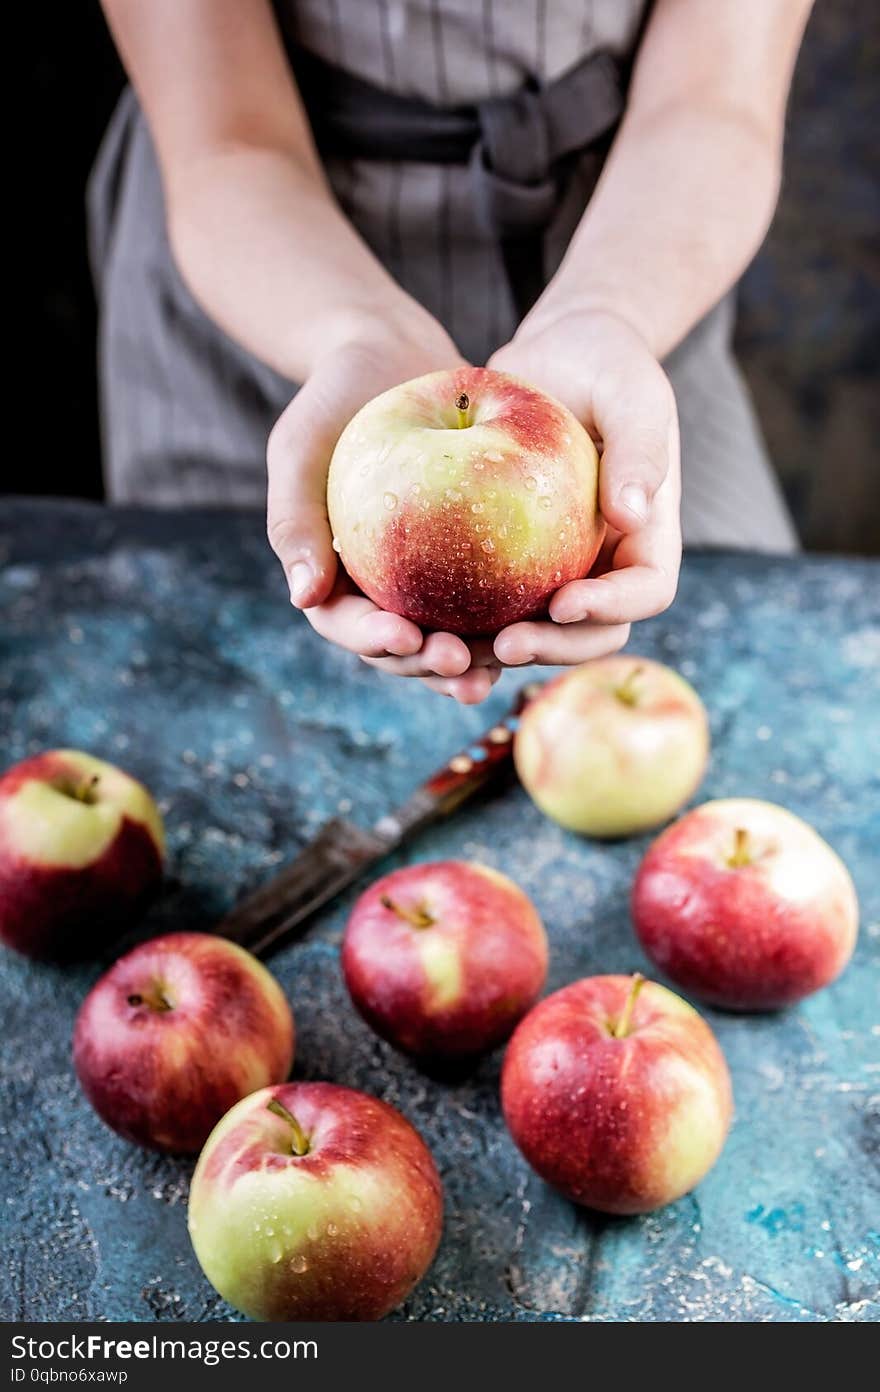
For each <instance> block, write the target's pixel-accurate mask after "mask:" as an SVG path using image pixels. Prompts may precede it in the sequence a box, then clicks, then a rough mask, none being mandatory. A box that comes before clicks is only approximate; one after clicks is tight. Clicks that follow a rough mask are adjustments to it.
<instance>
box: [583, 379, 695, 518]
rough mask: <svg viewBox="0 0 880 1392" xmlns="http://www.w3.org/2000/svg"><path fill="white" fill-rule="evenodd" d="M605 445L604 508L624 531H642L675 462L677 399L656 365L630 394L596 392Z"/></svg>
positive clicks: (601, 472) (620, 390)
mask: <svg viewBox="0 0 880 1392" xmlns="http://www.w3.org/2000/svg"><path fill="white" fill-rule="evenodd" d="M595 405H596V424H597V426H598V428H599V431H600V433H601V436H602V440H603V449H602V458H601V462H600V466H599V506H600V508H601V511H602V515H603V516H604V518H605V520H606V521H607V522H610V524H611V526H612V527H616V528H617V529H618V531H621V532H632V531H635V530H637V529H638V528H640V527H643V526H644V525H645V523H646V522H647V521H648V517H649V515H650V513H651V504H652V502H653V500H654V497H655V495H656V494H657V492H658V490H659V489H660V487H661V486H662V484H663V481H664V479H665V478H666V477H667V475H668V473H669V471H670V466H671V465H672V463H673V449H674V440H675V438H676V432H675V420H676V415H675V398H674V396H673V393H672V388H671V386H670V385H669V380H668V378H667V377H666V375H665V373H664V372H663V370H662V368H660V367H659V366H657V364H655V363H653V362H651V363H650V364H647V365H646V367H645V369H644V371H643V372H642V373H640V374H639V375H638V378H637V379H636V381H634V382H633V383H631V384H629V383H628V384H627V387H626V389H623V388H622V387H617V386H615V387H614V388H612V389H611V390H610V391H609V392H608V394H607V396H605V397H604V398H603V396H602V394H601V393H597V399H596V403H595Z"/></svg>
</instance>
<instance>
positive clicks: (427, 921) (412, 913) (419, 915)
mask: <svg viewBox="0 0 880 1392" xmlns="http://www.w3.org/2000/svg"><path fill="white" fill-rule="evenodd" d="M379 903H380V904H381V905H382V907H383V909H390V910H391V912H392V913H396V914H397V917H398V918H402V919H405V920H406V922H407V923H411V924H412V926H413V928H430V927H431V925H432V924H433V922H434V920H433V918H432V917H431V915H430V914H429V913H428V912H427V910H426V909H408V908H406V906H405V905H404V904H396V903H395V902H394V900H393V899H392V898H391V896H390V894H383V895H382V898H381V899H380V900H379Z"/></svg>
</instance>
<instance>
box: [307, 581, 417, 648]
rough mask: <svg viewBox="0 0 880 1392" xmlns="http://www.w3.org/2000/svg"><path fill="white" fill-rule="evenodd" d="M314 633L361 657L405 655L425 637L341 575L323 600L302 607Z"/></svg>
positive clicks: (414, 627)
mask: <svg viewBox="0 0 880 1392" xmlns="http://www.w3.org/2000/svg"><path fill="white" fill-rule="evenodd" d="M305 614H306V618H307V619H308V621H309V623H310V624H311V625H312V628H313V629H314V630H315V632H316V633H320V635H321V637H322V638H327V639H328V640H329V641H330V642H331V643H336V644H337V645H338V646H339V647H341V648H347V649H348V651H349V652H354V653H357V654H358V655H359V656H360V657H385V656H387V655H388V654H389V653H390V654H391V655H393V656H395V657H408V656H411V655H412V654H413V653H417V652H418V651H419V649H420V648H421V646H422V643H423V641H424V639H423V636H422V631H421V629H420V628H418V627H417V626H416V624H414V623H410V621H409V619H402V618H401V617H400V615H399V614H388V613H386V612H385V611H384V610H383V609H378V608H377V607H376V605H375V604H374V603H373V602H372V600H369V599H367V597H366V595H362V594H358V593H356V592H355V591H352V590H351V589H350V588H349V587H348V585H347V584H346V578H343V577H340V579H339V580H338V581H337V583H336V585H335V587H334V589H333V593H332V594H331V596H330V598H329V599H328V600H327V601H326V603H324V604H319V605H316V606H314V607H313V608H310V609H307V610H306V611H305Z"/></svg>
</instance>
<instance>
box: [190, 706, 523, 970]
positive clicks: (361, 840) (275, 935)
mask: <svg viewBox="0 0 880 1392" xmlns="http://www.w3.org/2000/svg"><path fill="white" fill-rule="evenodd" d="M539 690H540V683H533V684H531V685H529V686H526V687H523V688H522V690H521V691H520V692H519V694H518V696H517V699H516V701H515V703H514V705H513V706H512V707H511V709H510V710H509V711H508V713H507V715H505V716H504V717H503V718H502V719H501V720H499V721H496V723H495V724H494V725H493V726H492V728H491V729H490V730H487V731H486V733H485V734H484V735H482V736H481V737H480V738H479V739H476V740H474V741H472V742H471V743H470V744H469V745H468V746H467V747H466V748H465V749H462V750H460V751H459V752H458V753H457V754H454V755H453V757H452V758H451V759H448V760H447V761H446V763H445V764H444V765H443V766H442V768H439V769H437V771H436V772H435V773H433V774H432V775H431V777H430V778H428V779H427V780H426V781H425V782H424V783H423V784H422V785H421V786H420V787H418V788H417V789H416V790H415V792H414V793H413V794H412V795H411V797H409V798H408V799H407V801H406V802H405V803H404V804H403V805H402V806H401V807H399V808H397V809H396V810H395V811H393V812H389V813H386V814H385V816H383V817H380V819H379V820H378V822H376V824H375V825H374V826H373V827H371V828H368V829H365V828H363V827H360V826H357V825H356V824H355V823H354V822H349V821H346V820H344V819H342V818H340V817H334V818H333V819H332V820H331V821H329V822H327V823H326V825H325V826H324V827H322V829H321V830H320V831H319V833H318V835H317V836H316V837H315V838H314V840H312V841H310V842H309V844H308V845H307V846H305V847H304V848H303V850H302V851H300V853H299V855H298V856H296V858H295V859H294V860H293V861H291V863H290V864H289V865H287V866H286V867H285V868H284V869H283V870H281V871H280V872H279V873H278V874H277V875H274V876H273V877H272V879H271V880H269V881H268V882H267V883H266V884H264V885H261V886H260V887H259V888H258V889H256V890H254V891H253V893H251V894H249V895H247V896H246V897H245V898H244V899H242V900H241V901H240V903H238V904H237V905H236V906H235V908H233V909H232V911H231V912H230V913H228V914H227V915H226V917H225V918H223V919H222V920H221V921H220V923H218V924H217V926H216V927H215V929H214V932H215V933H217V934H219V935H220V936H221V937H224V938H229V939H230V940H231V941H232V942H235V943H238V944H239V946H241V947H246V948H247V949H248V950H249V951H250V952H253V953H255V954H256V955H258V956H264V955H266V954H267V953H269V952H272V951H277V950H278V949H279V948H280V947H282V946H283V945H284V944H285V943H287V942H289V941H290V939H291V938H293V937H296V936H297V935H298V934H299V933H300V931H301V930H302V929H303V928H304V927H305V925H306V923H307V922H308V920H309V919H310V918H311V916H312V915H313V914H314V913H316V912H317V910H318V909H320V908H323V907H324V905H326V904H329V903H330V902H331V900H333V899H335V898H336V896H337V895H339V894H341V893H342V891H343V890H344V889H347V888H348V886H349V885H350V884H353V883H354V881H355V880H357V879H359V878H360V876H361V875H362V874H363V873H364V871H365V870H367V869H368V868H369V867H370V866H371V865H376V864H377V863H378V862H379V861H381V860H383V859H384V858H385V856H387V855H388V854H389V853H390V852H391V851H393V850H396V849H397V847H398V846H400V845H401V844H402V843H403V842H404V841H405V840H407V839H408V838H409V837H410V836H413V835H414V834H415V833H416V832H417V831H420V830H421V829H422V827H424V826H427V825H428V824H429V823H430V822H433V821H436V820H438V819H440V818H442V817H447V816H449V815H450V814H451V813H452V812H454V811H455V810H456V809H457V808H458V807H460V806H461V804H462V803H463V802H465V801H467V800H468V799H469V798H471V797H473V796H474V795H475V794H476V793H478V792H480V791H481V790H483V789H485V788H487V787H488V786H489V785H490V784H493V783H496V782H498V781H500V780H501V779H502V778H503V776H504V775H505V773H509V772H510V769H511V767H512V764H513V759H512V746H513V736H514V733H515V731H516V727H517V724H518V723H519V717H520V715H521V713H522V711H523V709H524V707H525V706H526V705H527V704H528V702H529V701H530V700H532V699H533V697H534V696H535V695H536V694H537V693H538V691H539Z"/></svg>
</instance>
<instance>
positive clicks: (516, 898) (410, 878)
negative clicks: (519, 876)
mask: <svg viewBox="0 0 880 1392" xmlns="http://www.w3.org/2000/svg"><path fill="white" fill-rule="evenodd" d="M342 970H343V973H344V975H345V982H346V985H347V986H348V989H349V992H350V994H351V998H352V1000H353V1001H354V1004H355V1006H356V1007H357V1009H358V1010H359V1011H360V1013H361V1015H363V1017H364V1019H365V1020H366V1021H367V1023H368V1024H369V1025H371V1026H372V1028H373V1029H374V1030H375V1031H376V1033H377V1034H380V1035H381V1036H382V1038H383V1039H387V1040H388V1041H389V1043H391V1044H393V1045H395V1047H396V1048H398V1049H403V1050H404V1051H406V1052H407V1053H411V1054H415V1055H417V1056H419V1057H422V1058H425V1059H452V1058H467V1057H469V1056H473V1055H476V1054H479V1053H483V1052H485V1051H487V1050H489V1049H493V1048H495V1046H496V1045H497V1044H500V1043H501V1042H502V1041H503V1040H505V1039H507V1037H508V1036H509V1034H510V1032H511V1030H512V1029H513V1027H514V1025H515V1024H516V1023H517V1021H518V1020H520V1019H521V1018H522V1016H523V1015H524V1014H525V1013H526V1011H527V1010H528V1009H529V1008H530V1007H531V1006H532V1005H533V1004H534V1002H535V1001H536V1000H537V998H538V995H539V994H540V991H541V988H542V986H543V985H544V980H545V978H546V975H547V937H546V934H545V932H544V928H543V925H542V923H541V920H540V918H539V917H538V914H537V912H536V910H535V908H534V906H533V904H532V903H531V900H529V899H528V898H527V896H526V895H525V894H523V892H522V890H521V889H520V888H519V887H518V886H517V885H515V884H514V883H513V881H512V880H509V879H508V878H507V877H506V876H505V875H501V874H499V873H498V871H496V870H490V869H489V868H487V867H486V866H484V865H476V864H469V863H467V862H465V861H456V860H450V861H438V862H436V863H433V864H426V865H411V866H408V867H407V868H405V869H403V870H395V871H394V872H393V873H392V874H390V875H385V876H384V877H383V878H382V879H380V880H377V881H376V883H375V884H373V885H371V886H370V888H369V889H367V890H366V891H365V893H363V894H362V895H361V897H360V899H359V900H358V902H357V904H356V905H355V907H354V910H353V912H352V915H351V918H350V919H349V922H348V926H347V928H346V931H345V938H344V941H343V944H342Z"/></svg>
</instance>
